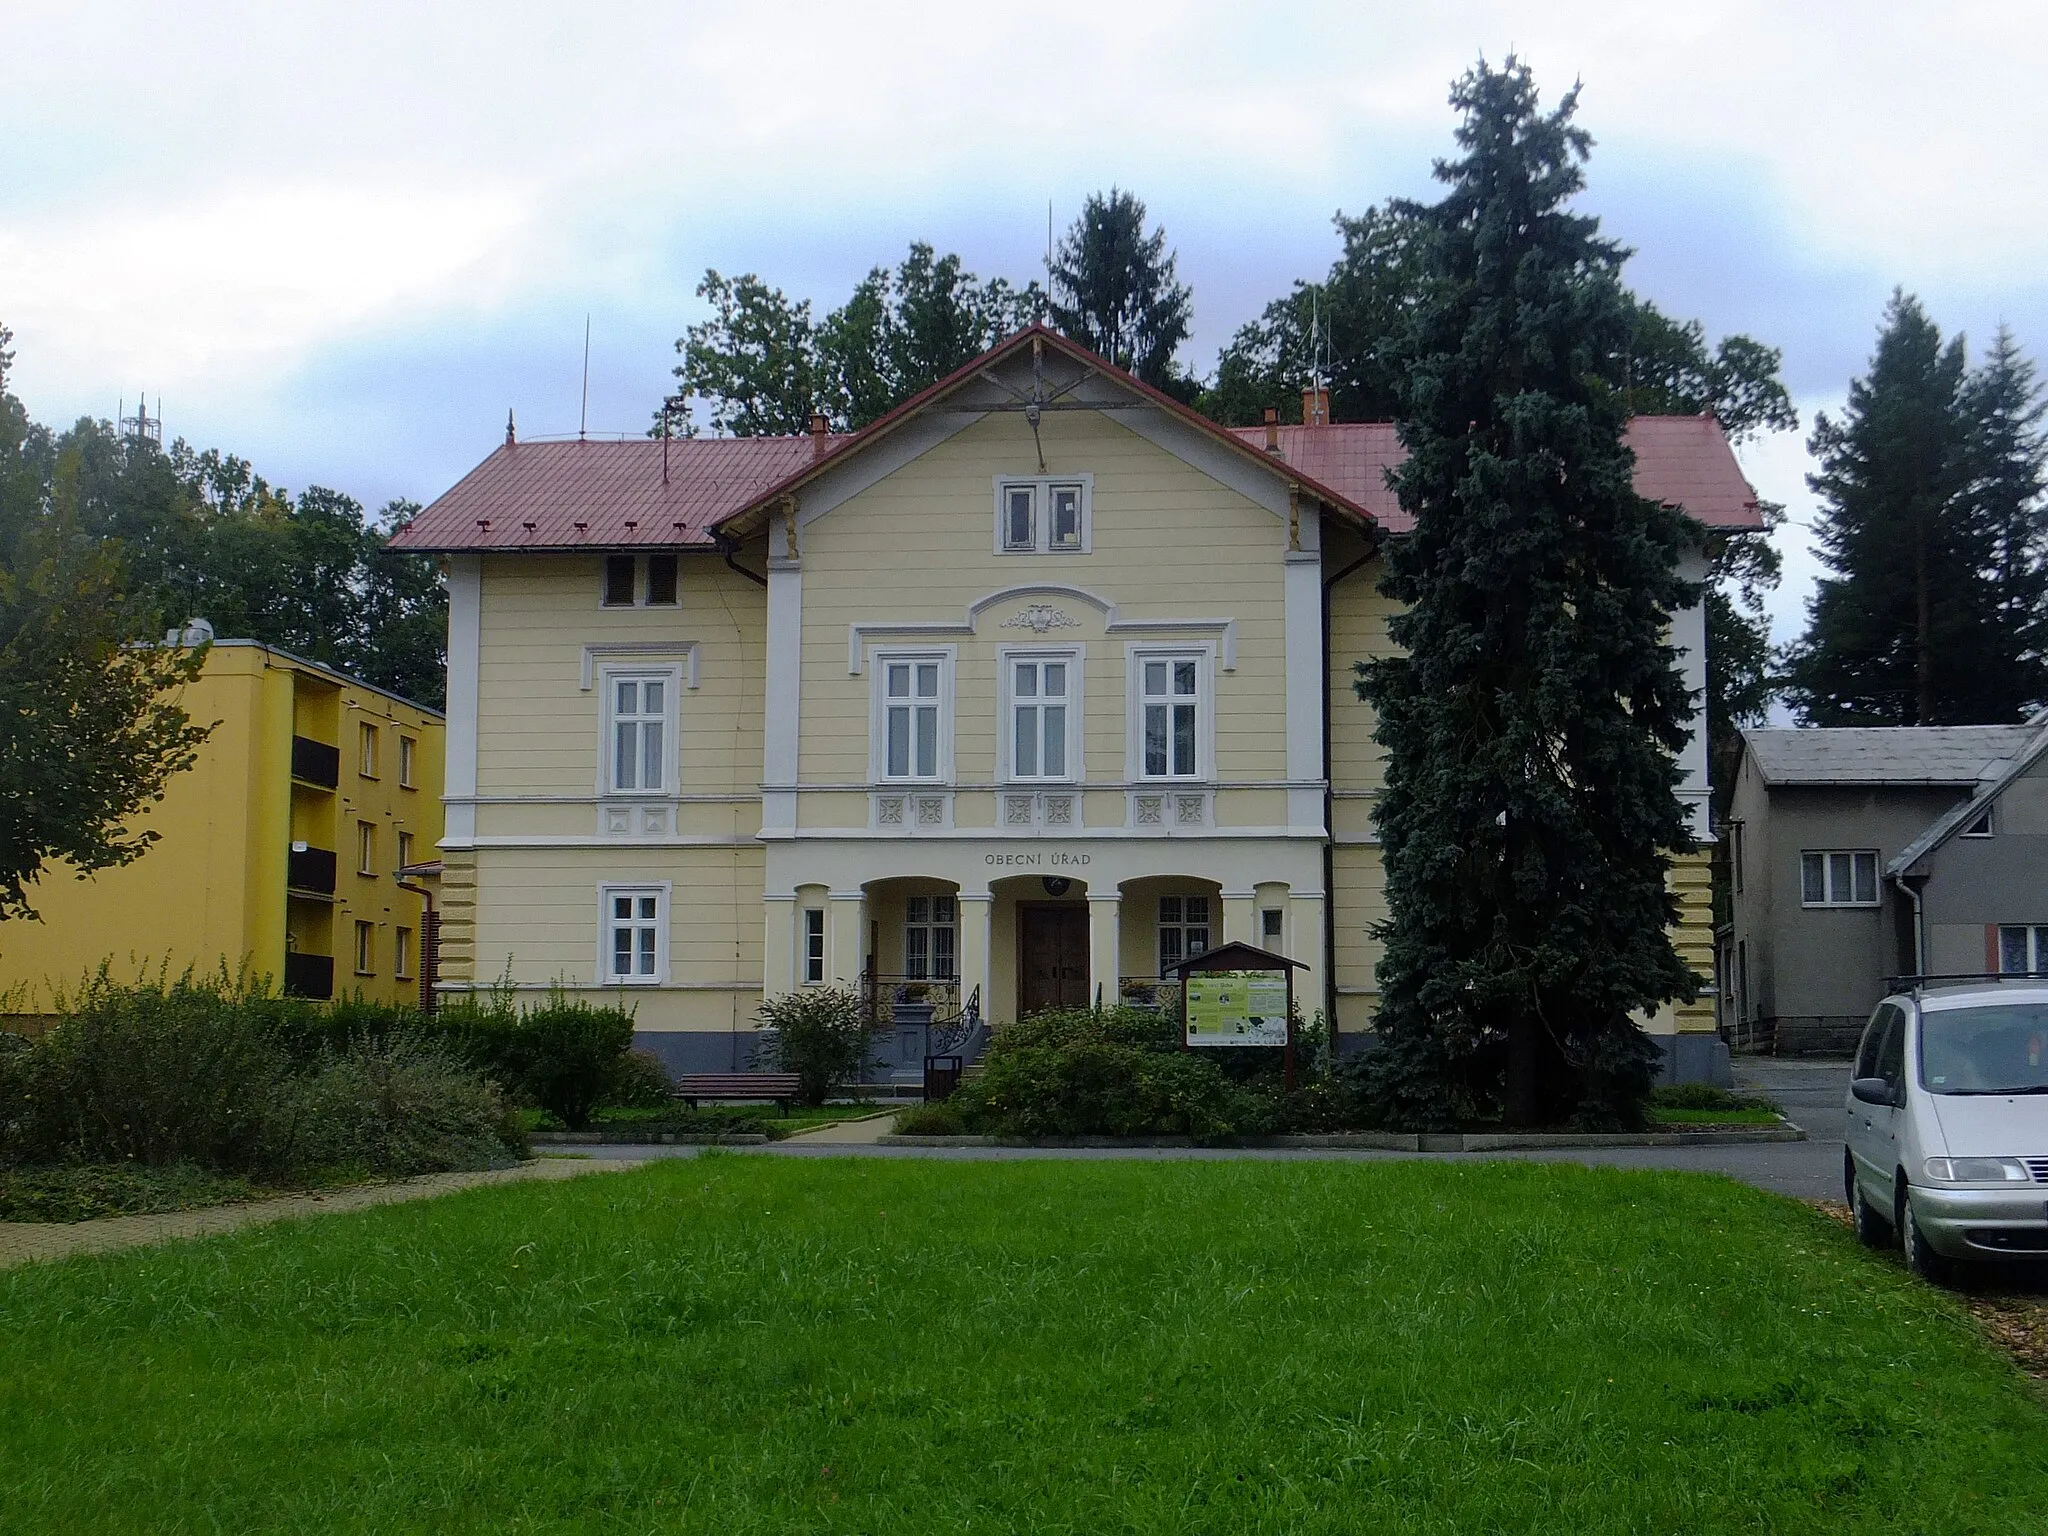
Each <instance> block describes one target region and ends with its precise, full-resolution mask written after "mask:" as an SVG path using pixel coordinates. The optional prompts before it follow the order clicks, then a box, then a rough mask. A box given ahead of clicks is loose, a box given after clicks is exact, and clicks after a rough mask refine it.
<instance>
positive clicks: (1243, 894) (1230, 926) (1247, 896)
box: [1223, 891, 1259, 944]
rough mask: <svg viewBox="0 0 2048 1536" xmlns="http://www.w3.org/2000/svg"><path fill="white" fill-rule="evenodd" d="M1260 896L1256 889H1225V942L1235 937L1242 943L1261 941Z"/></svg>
mask: <svg viewBox="0 0 2048 1536" xmlns="http://www.w3.org/2000/svg"><path fill="white" fill-rule="evenodd" d="M1258 906H1259V898H1258V894H1257V893H1256V892H1254V891H1225V892H1224V893H1223V942H1224V943H1226V944H1228V943H1230V942H1231V940H1233V939H1235V940H1237V941H1238V942H1239V943H1242V944H1256V943H1258V942H1259V931H1258V923H1259V913H1258Z"/></svg>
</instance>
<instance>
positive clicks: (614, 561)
mask: <svg viewBox="0 0 2048 1536" xmlns="http://www.w3.org/2000/svg"><path fill="white" fill-rule="evenodd" d="M635 563H636V562H635V561H634V559H633V557H632V556H631V555H606V556H605V557H604V605H605V607H607V608H630V607H632V606H633V576H634V570H633V567H634V565H635Z"/></svg>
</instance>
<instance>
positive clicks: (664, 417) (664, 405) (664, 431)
mask: <svg viewBox="0 0 2048 1536" xmlns="http://www.w3.org/2000/svg"><path fill="white" fill-rule="evenodd" d="M661 483H662V484H663V485H667V484H668V402H667V401H666V400H664V401H662V402H661Z"/></svg>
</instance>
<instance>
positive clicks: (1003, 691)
mask: <svg viewBox="0 0 2048 1536" xmlns="http://www.w3.org/2000/svg"><path fill="white" fill-rule="evenodd" d="M1087 660H1088V655H1087V651H1086V648H1085V647H1082V646H1078V645H1060V646H1037V645H1017V646H1011V645H1003V646H998V647H996V667H997V669H998V674H997V686H996V698H997V706H996V707H997V709H998V710H999V711H1000V712H1001V713H1000V721H999V724H998V730H997V735H998V737H999V739H1000V742H1001V751H1002V765H1003V768H1002V771H1003V782H1004V783H1006V784H1079V783H1080V782H1081V781H1082V779H1083V777H1084V773H1083V770H1084V769H1085V767H1086V759H1085V756H1084V751H1085V744H1084V739H1083V738H1084V736H1085V729H1084V728H1085V725H1086V722H1087V718H1088V712H1087V700H1086V698H1085V697H1084V677H1085V674H1086V672H1087V665H1086V663H1087ZM1048 661H1060V662H1065V663H1066V667H1067V692H1066V708H1067V765H1066V769H1065V771H1064V772H1061V773H1034V774H1029V775H1026V774H1021V773H1019V772H1018V771H1017V709H1016V705H1017V702H1018V701H1017V698H1016V683H1017V679H1016V668H1017V663H1019V662H1039V663H1044V662H1048Z"/></svg>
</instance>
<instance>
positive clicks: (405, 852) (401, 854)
mask: <svg viewBox="0 0 2048 1536" xmlns="http://www.w3.org/2000/svg"><path fill="white" fill-rule="evenodd" d="M414 841H415V839H414V838H413V835H412V834H411V833H410V832H401V833H399V834H398V867H399V868H400V869H405V868H408V867H409V866H410V865H411V864H412V850H413V844H414Z"/></svg>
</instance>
